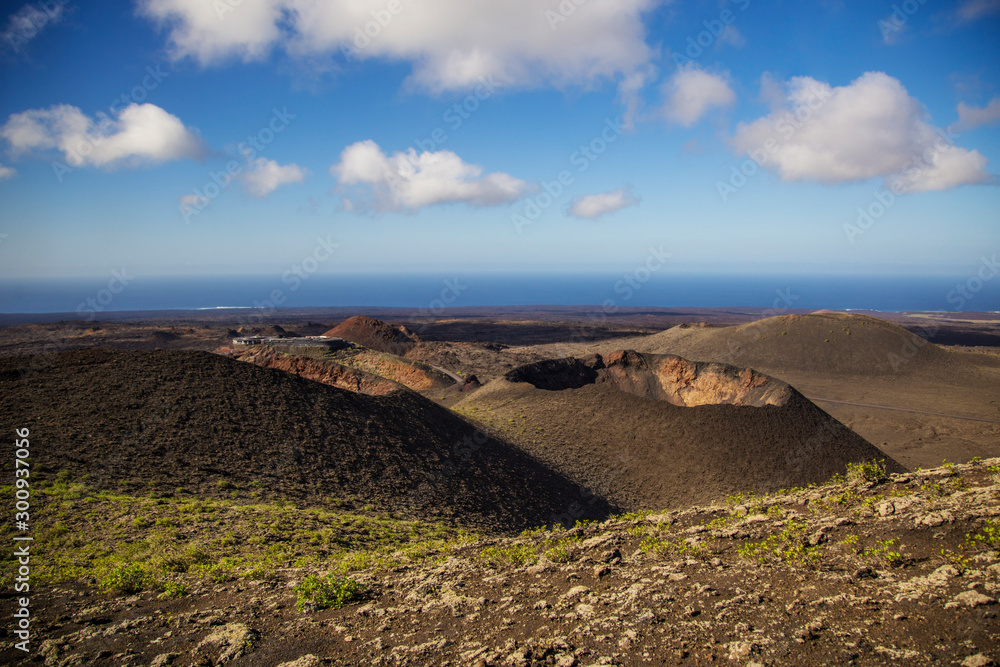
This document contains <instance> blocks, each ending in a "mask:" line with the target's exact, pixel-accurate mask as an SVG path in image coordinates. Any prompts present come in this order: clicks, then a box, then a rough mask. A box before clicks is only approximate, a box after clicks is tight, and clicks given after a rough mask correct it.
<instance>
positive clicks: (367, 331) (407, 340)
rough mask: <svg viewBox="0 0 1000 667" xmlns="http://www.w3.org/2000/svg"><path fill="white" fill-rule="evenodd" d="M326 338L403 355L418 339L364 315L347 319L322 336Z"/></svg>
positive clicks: (404, 330) (400, 326)
mask: <svg viewBox="0 0 1000 667" xmlns="http://www.w3.org/2000/svg"><path fill="white" fill-rule="evenodd" d="M323 335H324V336H327V337H328V338H343V339H344V340H349V341H351V342H352V343H357V344H358V345H364V346H365V347H367V348H371V349H372V350H378V351H380V352H391V353H392V354H403V353H405V352H406V350H408V349H409V348H410V347H412V346H413V344H414V343H416V342H417V341H419V340H420V337H419V336H417V335H416V334H415V333H413V332H412V331H410V330H409V329H407V328H406V327H404V326H403V325H396V326H394V325H392V324H387V323H386V322H383V321H382V320H376V319H375V318H373V317H366V316H365V315H355V316H354V317H351V318H348V319H346V320H344V321H343V322H341V323H340V324H338V325H337V326H335V327H333V328H332V329H330V330H329V331H327V332H326V333H324V334H323Z"/></svg>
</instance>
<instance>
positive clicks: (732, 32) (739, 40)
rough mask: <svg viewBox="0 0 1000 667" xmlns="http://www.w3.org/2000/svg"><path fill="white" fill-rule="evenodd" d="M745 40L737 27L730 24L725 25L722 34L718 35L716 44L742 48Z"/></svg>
mask: <svg viewBox="0 0 1000 667" xmlns="http://www.w3.org/2000/svg"><path fill="white" fill-rule="evenodd" d="M746 43H747V40H746V37H744V36H743V33H742V32H740V31H739V28H737V27H736V26H734V25H732V24H730V25H727V26H726V27H725V29H724V30H723V31H722V34H721V35H719V39H718V41H717V44H728V45H729V46H733V47H736V48H737V49H742V48H743V47H744V46H746Z"/></svg>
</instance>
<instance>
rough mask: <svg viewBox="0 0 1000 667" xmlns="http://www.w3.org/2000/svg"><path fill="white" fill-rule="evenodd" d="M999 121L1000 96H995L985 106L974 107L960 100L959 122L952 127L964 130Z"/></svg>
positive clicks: (956, 129)
mask: <svg viewBox="0 0 1000 667" xmlns="http://www.w3.org/2000/svg"><path fill="white" fill-rule="evenodd" d="M998 122H1000V97H994V98H993V99H992V100H990V102H989V104H987V105H986V106H985V107H973V106H969V105H968V104H966V103H965V102H959V103H958V122H957V123H955V124H954V125H952V129H954V130H955V131H956V132H964V131H966V130H973V129H975V128H977V127H980V126H982V125H993V124H995V123H998Z"/></svg>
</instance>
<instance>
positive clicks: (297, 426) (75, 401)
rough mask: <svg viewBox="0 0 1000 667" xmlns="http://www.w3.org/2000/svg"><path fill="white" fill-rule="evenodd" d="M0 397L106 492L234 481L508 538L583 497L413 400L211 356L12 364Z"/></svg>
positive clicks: (54, 460) (58, 463)
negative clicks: (347, 500)
mask: <svg viewBox="0 0 1000 667" xmlns="http://www.w3.org/2000/svg"><path fill="white" fill-rule="evenodd" d="M25 371H27V374H25V373H24V372H25ZM0 397H2V400H3V405H4V415H3V428H4V429H6V430H7V432H10V430H12V429H14V428H20V427H29V428H30V429H31V433H32V435H33V436H34V437H35V438H36V439H37V440H38V441H39V442H40V443H42V442H44V443H45V444H44V445H43V446H41V447H39V448H38V449H33V450H32V452H33V454H34V453H37V460H36V463H37V464H41V465H42V466H44V468H45V470H47V471H49V473H50V474H54V473H55V472H56V471H59V470H61V469H68V470H70V471H72V473H73V474H74V475H76V476H80V477H82V476H84V475H87V476H89V479H88V483H90V484H92V485H97V486H101V487H118V486H121V487H123V488H125V489H131V490H135V489H142V488H149V489H151V490H157V491H159V492H169V491H171V490H173V489H174V488H176V487H185V488H187V489H188V490H191V491H197V492H198V493H200V494H208V495H212V494H216V493H219V491H218V483H220V482H223V481H224V482H226V483H230V484H234V485H236V486H237V487H238V488H245V487H249V486H251V485H253V486H257V487H258V488H259V489H260V491H261V493H262V494H263V495H264V497H298V498H301V499H303V500H304V501H309V502H317V503H322V502H324V501H325V500H327V499H329V498H331V497H333V498H340V499H343V498H347V497H352V496H353V497H355V498H357V500H358V501H359V502H360V503H369V504H371V505H373V506H374V507H375V508H377V509H382V510H387V511H401V512H404V513H409V514H411V515H414V516H417V517H425V518H433V519H439V520H450V521H455V522H458V523H461V524H466V525H472V526H477V527H481V528H483V529H488V530H500V531H509V530H517V529H521V528H524V527H527V526H535V525H540V524H545V523H547V522H549V521H550V520H551V518H552V517H553V515H555V514H559V513H561V512H563V511H564V508H566V507H569V506H572V505H574V504H575V503H577V501H578V500H579V498H580V497H581V495H582V494H584V495H586V494H585V493H584V492H583V491H582V490H581V489H579V488H578V487H577V486H575V485H574V484H572V483H570V482H568V481H567V480H566V479H564V478H563V477H561V476H560V475H559V474H556V473H554V472H552V471H551V470H549V469H547V468H546V467H545V466H544V465H541V464H540V463H538V462H537V461H535V460H534V459H532V458H531V457H530V456H528V455H525V454H524V453H523V452H521V451H520V450H518V449H517V448H515V447H512V446H510V445H509V444H507V443H505V442H503V441H501V440H498V439H496V438H494V437H490V436H488V435H487V434H485V433H483V432H482V431H477V429H476V428H475V427H474V426H472V425H471V424H469V423H467V422H466V421H464V420H463V419H461V418H460V417H458V416H457V415H455V414H453V413H451V412H449V411H448V410H446V409H444V408H441V407H439V406H437V405H436V404H434V403H432V402H431V401H429V400H427V399H424V398H423V397H421V396H419V395H417V394H415V393H413V392H409V391H400V392H396V393H393V394H390V395H387V396H366V395H362V394H355V393H351V392H349V391H346V390H342V389H339V388H336V387H331V386H327V385H323V384H320V383H318V382H313V381H310V380H306V379H303V378H300V377H298V376H295V375H291V374H289V373H285V372H282V371H278V370H272V369H267V368H260V367H258V366H255V365H253V364H249V363H242V362H239V361H235V360H232V359H227V358H224V357H221V356H218V355H212V354H207V353H201V352H165V351H164V352H120V351H105V350H78V351H72V352H65V353H60V354H56V355H52V356H46V357H40V358H23V357H21V358H18V357H11V358H6V359H3V360H0ZM586 497H588V498H590V496H589V495H587V496H586ZM606 511H607V506H606V505H605V504H604V503H603V501H600V500H599V499H595V500H594V501H593V502H590V503H589V504H588V506H587V513H588V514H589V515H592V516H601V515H603V514H605V513H606Z"/></svg>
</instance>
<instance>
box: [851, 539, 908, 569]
mask: <svg viewBox="0 0 1000 667" xmlns="http://www.w3.org/2000/svg"><path fill="white" fill-rule="evenodd" d="M898 543H899V540H894V539H893V540H878V541H877V542H876V543H875V546H874V547H871V548H869V549H865V550H864V551H862V552H861V558H863V559H865V560H874V561H878V562H881V563H884V564H885V565H888V566H889V567H897V566H899V565H902V564H903V560H904V559H903V554H902V553H900V552H899V551H897V550H896V548H895V547H896V545H897V544H898Z"/></svg>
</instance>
